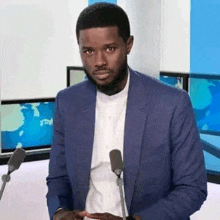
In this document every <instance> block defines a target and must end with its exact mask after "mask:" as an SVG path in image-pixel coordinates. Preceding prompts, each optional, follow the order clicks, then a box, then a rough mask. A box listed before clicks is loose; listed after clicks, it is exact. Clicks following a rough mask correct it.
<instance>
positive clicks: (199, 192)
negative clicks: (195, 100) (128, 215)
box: [133, 92, 207, 220]
mask: <svg viewBox="0 0 220 220" xmlns="http://www.w3.org/2000/svg"><path fill="white" fill-rule="evenodd" d="M170 139H171V152H172V153H171V169H172V183H173V185H174V187H173V189H172V190H171V191H170V193H169V194H168V196H167V197H165V198H161V199H159V200H158V201H157V202H156V203H154V204H153V205H151V206H149V207H146V208H144V209H142V210H141V211H139V212H137V213H133V215H138V216H140V218H141V219H144V220H145V219H149V220H177V219H178V220H187V219H189V216H190V215H192V214H193V213H194V212H196V211H197V210H199V209H200V207H201V205H202V204H203V202H204V201H205V200H206V197H207V174H206V170H205V165H204V156H203V146H202V143H201V141H200V137H199V134H198V130H197V126H196V123H195V119H194V113H193V109H192V106H191V102H190V99H189V96H188V94H187V93H185V92H182V95H180V96H179V97H178V101H177V105H176V107H175V109H174V111H173V115H172V120H171V122H170Z"/></svg>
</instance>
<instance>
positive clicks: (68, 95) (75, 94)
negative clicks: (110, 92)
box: [57, 80, 96, 101]
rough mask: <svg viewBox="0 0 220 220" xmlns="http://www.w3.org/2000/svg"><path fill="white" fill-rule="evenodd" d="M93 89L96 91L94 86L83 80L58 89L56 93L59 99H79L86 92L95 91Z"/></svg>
mask: <svg viewBox="0 0 220 220" xmlns="http://www.w3.org/2000/svg"><path fill="white" fill-rule="evenodd" d="M95 91H96V89H95V86H94V85H93V84H92V83H91V82H89V81H88V80H85V81H83V82H81V83H78V84H76V85H73V86H70V87H67V88H65V89H63V90H61V91H59V92H58V94H57V99H61V100H65V101H68V100H72V101H73V100H79V99H82V98H83V97H85V96H86V95H87V94H92V93H95Z"/></svg>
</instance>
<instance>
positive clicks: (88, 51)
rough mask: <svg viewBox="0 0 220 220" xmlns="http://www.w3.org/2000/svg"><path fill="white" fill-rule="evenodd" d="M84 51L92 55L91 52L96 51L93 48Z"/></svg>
mask: <svg viewBox="0 0 220 220" xmlns="http://www.w3.org/2000/svg"><path fill="white" fill-rule="evenodd" d="M84 53H85V54H88V55H90V54H92V53H94V51H93V50H91V49H88V50H84Z"/></svg>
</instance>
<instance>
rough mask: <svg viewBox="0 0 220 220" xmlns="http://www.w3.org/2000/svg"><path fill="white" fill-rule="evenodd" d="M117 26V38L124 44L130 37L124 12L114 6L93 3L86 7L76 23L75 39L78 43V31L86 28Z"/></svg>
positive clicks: (128, 25) (127, 20)
mask: <svg viewBox="0 0 220 220" xmlns="http://www.w3.org/2000/svg"><path fill="white" fill-rule="evenodd" d="M109 26H117V27H118V32H119V36H121V37H122V39H123V40H124V42H127V40H128V38H129V37H130V24H129V19H128V16H127V14H126V12H125V11H124V10H123V9H122V8H121V7H119V6H118V5H116V4H111V3H95V4H93V5H90V6H88V7H86V8H85V9H84V10H83V11H82V12H81V13H80V15H79V17H78V20H77V23H76V37H77V41H78V43H79V31H80V30H85V29H88V28H97V27H109Z"/></svg>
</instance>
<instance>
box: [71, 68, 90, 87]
mask: <svg viewBox="0 0 220 220" xmlns="http://www.w3.org/2000/svg"><path fill="white" fill-rule="evenodd" d="M85 79H86V75H85V73H84V70H83V67H73V66H68V67H67V87H68V86H72V85H75V84H77V83H80V82H82V81H84V80H85Z"/></svg>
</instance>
